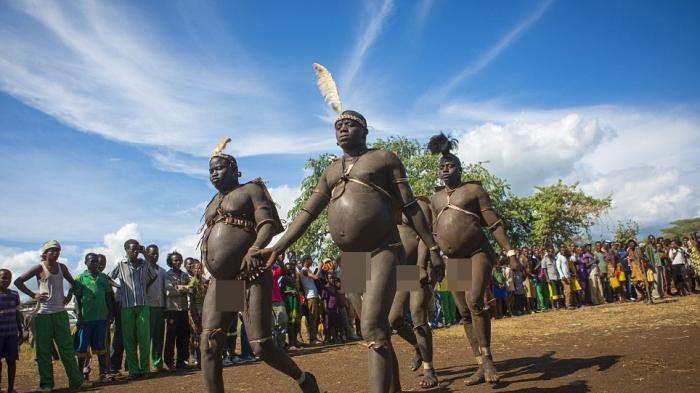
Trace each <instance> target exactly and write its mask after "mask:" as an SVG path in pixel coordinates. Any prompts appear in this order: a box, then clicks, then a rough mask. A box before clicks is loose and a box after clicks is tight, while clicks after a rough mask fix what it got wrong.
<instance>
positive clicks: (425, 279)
mask: <svg viewBox="0 0 700 393" xmlns="http://www.w3.org/2000/svg"><path fill="white" fill-rule="evenodd" d="M418 282H420V286H421V287H422V286H425V285H426V284H428V283H430V275H429V274H428V271H427V270H425V267H424V266H418Z"/></svg>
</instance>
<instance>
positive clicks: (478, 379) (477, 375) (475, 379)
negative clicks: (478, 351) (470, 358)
mask: <svg viewBox="0 0 700 393" xmlns="http://www.w3.org/2000/svg"><path fill="white" fill-rule="evenodd" d="M484 381H485V379H484V365H483V364H480V365H479V368H477V369H476V371H475V372H474V374H472V375H471V376H470V377H469V378H467V380H466V381H464V383H465V384H466V385H467V386H471V385H477V384H480V383H483V382H484Z"/></svg>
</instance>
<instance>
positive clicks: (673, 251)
mask: <svg viewBox="0 0 700 393" xmlns="http://www.w3.org/2000/svg"><path fill="white" fill-rule="evenodd" d="M668 257H669V259H670V260H671V274H672V275H673V285H674V286H675V287H676V295H680V296H686V295H688V288H687V287H686V285H685V280H684V277H683V275H684V274H685V266H686V264H687V263H688V262H687V260H686V256H685V253H684V252H683V250H682V249H681V247H680V241H678V240H674V241H673V242H672V243H671V248H670V249H669V250H668Z"/></svg>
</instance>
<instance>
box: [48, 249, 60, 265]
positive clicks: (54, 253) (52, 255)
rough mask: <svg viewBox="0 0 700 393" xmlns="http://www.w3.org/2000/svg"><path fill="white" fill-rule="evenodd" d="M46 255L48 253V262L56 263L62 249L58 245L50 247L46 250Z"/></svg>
mask: <svg viewBox="0 0 700 393" xmlns="http://www.w3.org/2000/svg"><path fill="white" fill-rule="evenodd" d="M44 255H46V260H47V261H48V262H51V263H54V262H56V261H57V260H58V257H59V256H60V255H61V249H60V248H57V247H52V248H49V249H48V250H46V251H45V252H44Z"/></svg>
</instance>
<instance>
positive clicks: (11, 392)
mask: <svg viewBox="0 0 700 393" xmlns="http://www.w3.org/2000/svg"><path fill="white" fill-rule="evenodd" d="M11 282H12V273H11V272H10V271H9V270H7V269H0V360H1V359H3V358H4V359H5V364H6V365H7V393H17V392H16V390H15V373H16V372H17V360H19V345H20V344H21V342H22V313H21V312H20V311H19V293H17V291H13V290H11V289H9V288H8V287H9V286H10V283H11ZM1 382H2V363H1V362H0V383H1Z"/></svg>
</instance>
